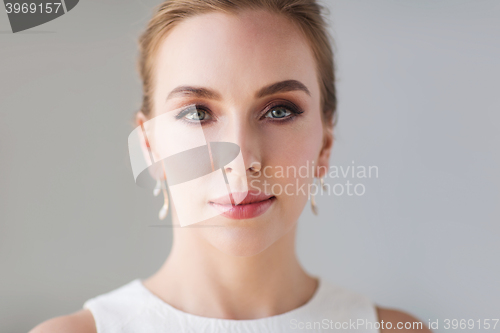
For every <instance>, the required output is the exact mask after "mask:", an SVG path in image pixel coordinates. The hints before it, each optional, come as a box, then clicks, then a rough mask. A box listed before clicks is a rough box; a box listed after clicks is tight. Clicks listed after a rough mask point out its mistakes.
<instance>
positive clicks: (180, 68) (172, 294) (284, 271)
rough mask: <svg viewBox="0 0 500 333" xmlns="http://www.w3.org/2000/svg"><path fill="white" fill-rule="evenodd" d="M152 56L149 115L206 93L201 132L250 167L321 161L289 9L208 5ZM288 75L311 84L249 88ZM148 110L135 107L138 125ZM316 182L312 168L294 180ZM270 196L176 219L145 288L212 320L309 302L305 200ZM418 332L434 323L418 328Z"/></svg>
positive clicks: (394, 313) (322, 133)
mask: <svg viewBox="0 0 500 333" xmlns="http://www.w3.org/2000/svg"><path fill="white" fill-rule="evenodd" d="M200 53H201V54H202V55H203V57H200ZM156 65H157V69H156V72H155V73H156V82H155V92H154V97H153V103H154V110H153V112H154V113H153V115H150V117H151V116H156V115H159V114H161V113H163V112H166V111H168V110H172V109H175V108H179V107H182V106H184V105H189V104H193V103H203V104H204V105H205V106H207V107H208V109H209V110H210V112H211V113H212V114H211V115H210V116H211V119H212V120H211V122H210V123H206V124H205V125H203V130H204V132H205V135H206V136H207V137H208V138H210V139H213V140H217V141H230V142H234V143H237V144H238V145H239V146H240V148H241V152H242V155H243V159H244V161H245V168H246V169H247V175H246V176H247V177H252V176H256V178H252V179H263V178H262V177H259V175H258V174H256V173H252V171H251V170H250V169H249V168H250V166H252V163H255V162H259V163H261V165H262V167H265V166H270V167H274V168H275V167H276V166H280V165H281V166H295V167H297V168H298V167H299V166H301V165H304V164H305V162H306V161H314V162H315V165H316V166H324V167H326V168H328V166H329V162H328V161H329V156H330V150H331V147H332V143H333V136H332V131H331V128H330V127H328V126H325V125H324V122H323V121H322V117H321V112H320V86H319V82H318V77H317V75H316V71H315V60H314V58H313V54H312V51H311V49H310V47H309V45H308V44H307V41H306V39H305V37H304V36H303V35H302V34H301V33H300V31H299V30H298V29H297V28H296V27H295V26H294V25H293V24H292V23H291V22H289V21H288V20H287V19H286V18H284V17H280V16H277V15H275V14H271V13H267V12H264V11H244V12H242V13H239V14H238V15H237V16H236V15H227V14H223V13H209V14H204V15H199V16H195V17H192V18H189V19H186V20H184V21H183V22H181V23H180V24H179V25H178V26H177V27H175V28H174V29H173V30H172V31H171V33H170V34H169V35H168V36H167V37H166V39H165V40H164V41H163V42H162V45H161V48H160V50H159V53H158V58H157V63H156ZM283 80H297V81H300V82H301V83H303V84H304V86H306V87H307V89H308V91H309V93H306V92H304V91H302V90H292V91H285V92H278V93H275V94H272V95H269V96H265V97H260V98H256V97H255V92H257V91H259V90H260V89H261V88H262V87H265V86H267V85H269V84H272V83H275V82H279V81H283ZM181 85H189V86H195V87H205V88H209V89H212V90H214V91H216V92H217V93H218V94H219V95H220V99H219V100H215V99H212V98H207V97H195V96H191V95H187V94H183V95H178V96H176V97H175V98H171V99H169V100H168V101H166V99H167V96H168V95H169V93H170V92H171V91H172V90H173V89H174V88H175V87H177V86H181ZM165 101H166V102H165ZM273 101H291V102H293V103H294V104H295V105H298V106H299V107H300V109H302V110H303V111H304V112H303V113H301V114H300V115H297V116H295V117H290V119H288V120H287V121H283V122H280V121H281V120H283V119H281V120H280V119H276V118H274V119H273V118H269V117H262V116H263V115H264V114H266V113H263V112H264V111H269V110H268V109H266V106H267V105H268V104H269V103H270V102H273ZM148 119H150V118H149V117H146V116H144V115H143V114H141V113H139V114H138V116H137V124H141V123H142V122H145V121H147V120H148ZM181 126H182V125H181ZM186 128H187V129H186V130H189V129H188V127H186ZM272 170H275V169H272ZM320 170H321V169H320ZM228 171H229V172H228V175H229V177H231V179H233V180H234V179H235V178H237V177H241V175H237V174H236V172H234V170H232V171H233V172H232V171H231V170H228ZM261 176H262V175H261ZM315 176H316V177H321V176H322V174H321V173H317V174H315ZM233 177H234V178H233ZM267 180H268V181H269V182H271V183H272V184H279V185H281V186H283V187H284V186H285V185H286V184H287V183H289V182H291V181H292V179H290V178H286V177H285V178H277V177H272V178H271V179H267ZM311 181H312V178H311V177H309V178H305V179H301V182H304V183H310V182H311ZM230 182H231V180H230ZM276 198H277V199H276V200H275V202H274V203H273V205H272V206H271V207H270V208H269V209H268V210H267V211H266V212H265V213H264V214H263V215H260V216H258V217H256V218H252V219H247V220H231V219H228V218H225V217H222V216H217V217H215V218H212V219H210V221H208V222H201V223H200V224H203V223H208V224H217V225H220V226H223V227H222V228H220V227H219V228H174V241H173V245H172V250H171V253H170V254H169V256H168V258H167V260H166V261H165V263H164V264H163V266H162V267H161V268H160V269H159V270H158V271H157V272H156V273H155V274H154V275H152V276H151V277H149V278H148V279H145V280H144V282H143V283H144V286H145V287H146V288H148V289H149V290H150V291H151V292H153V293H154V294H156V295H157V296H158V297H159V298H161V299H162V300H164V301H165V302H167V303H168V304H170V305H172V306H174V307H176V308H178V309H180V310H182V311H185V312H188V313H192V314H195V315H199V316H205V317H213V318H224V319H256V318H262V317H267V316H273V315H277V314H281V313H284V312H287V311H291V310H293V309H295V308H297V307H299V306H301V305H303V304H305V303H307V301H308V300H309V299H311V297H312V296H313V294H314V292H315V290H316V288H317V281H316V279H315V278H314V277H312V276H311V275H309V274H308V273H307V272H306V271H305V270H304V269H303V268H302V266H301V265H300V263H299V261H298V259H297V256H296V253H295V236H296V227H297V220H298V217H299V215H300V214H301V212H302V210H303V209H304V207H305V205H306V203H307V200H308V198H307V196H304V195H284V194H282V195H276ZM173 209H174V210H175V206H174V207H173ZM173 216H174V221H173V222H174V224H175V223H176V221H175V214H173ZM177 223H178V221H177ZM284 277H286V278H284ZM241 300H245V302H241ZM377 312H378V316H379V320H383V321H384V322H387V321H390V322H392V323H393V325H394V326H395V325H396V323H397V322H399V321H403V322H404V321H411V322H418V321H419V320H418V319H416V318H414V317H412V316H410V315H408V314H406V313H404V312H401V311H398V310H393V309H384V308H380V307H378V308H377ZM388 331H389V330H382V332H388ZM392 331H393V330H392ZM404 331H407V332H413V330H404ZM415 331H417V330H415ZM31 332H33V333H40V332H95V326H94V321H93V317H92V315H91V314H90V312H89V311H88V310H81V311H78V312H76V313H73V314H70V315H67V316H62V317H57V318H53V319H51V320H48V321H46V322H44V323H42V324H40V325H39V326H37V327H35V328H34V329H33V330H32V331H31ZM418 332H430V331H429V330H428V329H427V328H425V327H424V328H423V329H422V330H418Z"/></svg>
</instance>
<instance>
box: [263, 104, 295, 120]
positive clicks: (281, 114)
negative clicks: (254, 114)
mask: <svg viewBox="0 0 500 333" xmlns="http://www.w3.org/2000/svg"><path fill="white" fill-rule="evenodd" d="M291 114H292V112H291V111H290V110H289V109H288V108H287V107H285V106H277V107H274V108H272V109H271V110H269V111H268V112H266V114H265V116H264V117H266V118H285V117H288V116H290V115H291Z"/></svg>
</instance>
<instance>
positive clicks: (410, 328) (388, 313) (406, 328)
mask: <svg viewBox="0 0 500 333" xmlns="http://www.w3.org/2000/svg"><path fill="white" fill-rule="evenodd" d="M377 315H378V320H379V322H380V324H381V329H380V332H382V333H386V332H394V331H395V330H396V331H401V332H419V333H432V331H431V330H430V329H428V328H427V326H426V325H425V324H424V323H423V322H422V321H421V320H419V319H417V318H415V317H413V316H412V315H410V314H408V313H406V312H403V311H399V310H396V309H388V308H381V307H378V306H377ZM382 323H383V325H382ZM388 323H389V324H388Z"/></svg>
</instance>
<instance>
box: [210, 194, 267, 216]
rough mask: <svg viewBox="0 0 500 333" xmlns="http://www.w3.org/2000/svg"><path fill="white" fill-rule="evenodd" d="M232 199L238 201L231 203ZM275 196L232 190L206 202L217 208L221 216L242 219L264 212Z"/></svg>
mask: <svg viewBox="0 0 500 333" xmlns="http://www.w3.org/2000/svg"><path fill="white" fill-rule="evenodd" d="M234 199H236V201H237V202H238V201H240V202H239V203H238V204H236V205H235V204H233V202H234ZM275 200H276V197H275V196H273V195H271V194H265V193H263V192H260V193H259V192H255V191H248V193H244V192H243V193H241V192H234V193H230V194H229V198H228V196H224V197H221V198H217V199H212V200H210V201H209V202H208V203H209V204H210V205H212V207H214V208H215V209H217V210H218V211H219V212H220V213H221V215H222V216H224V217H227V218H230V219H233V220H244V219H251V218H254V217H257V216H259V215H262V214H264V213H265V212H266V211H267V210H268V209H269V207H271V205H272V204H273V203H274V201H275Z"/></svg>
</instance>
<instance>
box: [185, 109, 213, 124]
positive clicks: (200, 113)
mask: <svg viewBox="0 0 500 333" xmlns="http://www.w3.org/2000/svg"><path fill="white" fill-rule="evenodd" d="M184 118H186V119H189V120H197V121H200V120H207V119H210V115H209V114H208V113H207V112H206V111H204V110H200V109H194V110H192V111H189V112H188V113H186V114H185V115H184Z"/></svg>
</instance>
